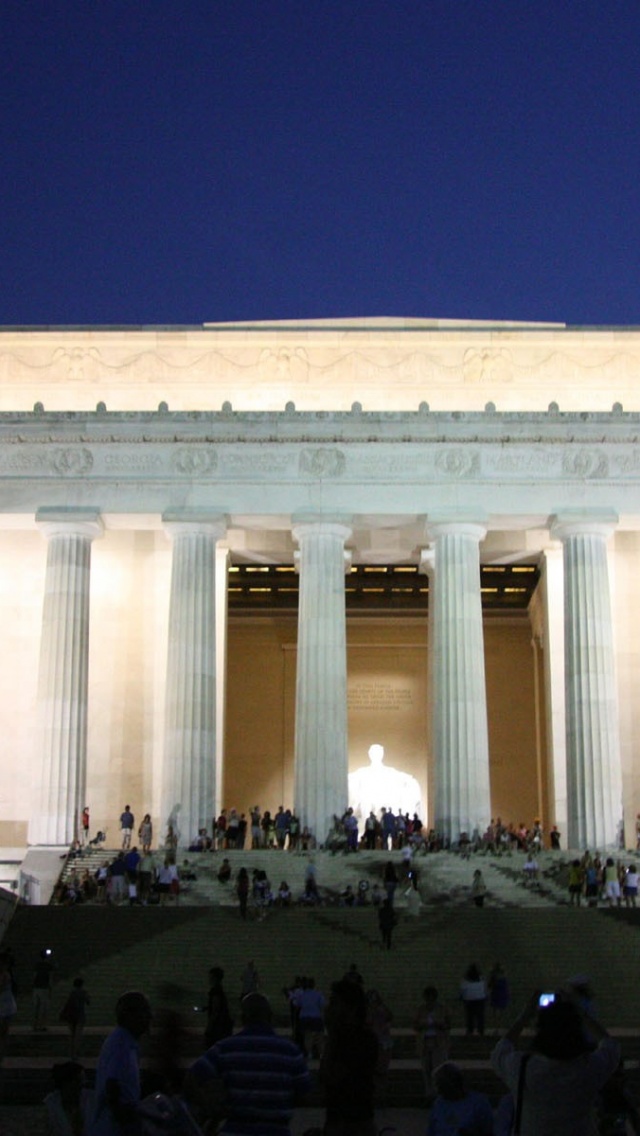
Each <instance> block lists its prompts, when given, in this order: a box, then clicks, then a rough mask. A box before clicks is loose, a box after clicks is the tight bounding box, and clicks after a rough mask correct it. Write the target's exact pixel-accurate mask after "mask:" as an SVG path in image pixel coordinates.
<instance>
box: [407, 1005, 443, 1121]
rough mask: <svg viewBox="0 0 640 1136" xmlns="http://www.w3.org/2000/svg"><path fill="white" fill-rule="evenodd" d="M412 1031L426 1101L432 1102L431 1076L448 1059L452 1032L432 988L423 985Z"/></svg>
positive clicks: (434, 1089) (434, 1088) (433, 1089)
mask: <svg viewBox="0 0 640 1136" xmlns="http://www.w3.org/2000/svg"><path fill="white" fill-rule="evenodd" d="M413 1028H414V1030H415V1034H416V1044H417V1048H418V1057H419V1058H420V1064H421V1066H422V1076H423V1079H424V1088H425V1094H426V1097H427V1101H431V1100H432V1099H433V1097H434V1096H435V1094H436V1086H435V1082H434V1080H433V1074H434V1072H435V1070H436V1069H437V1067H438V1065H442V1063H443V1062H444V1061H446V1060H447V1059H448V1057H449V1033H450V1029H451V1021H450V1019H449V1015H448V1014H447V1011H446V1010H445V1008H444V1006H442V1005H441V1004H440V1002H439V1000H438V991H437V989H436V987H435V986H425V988H424V990H423V992H422V1002H421V1004H420V1006H419V1007H418V1009H417V1011H416V1015H415V1018H414V1019H413Z"/></svg>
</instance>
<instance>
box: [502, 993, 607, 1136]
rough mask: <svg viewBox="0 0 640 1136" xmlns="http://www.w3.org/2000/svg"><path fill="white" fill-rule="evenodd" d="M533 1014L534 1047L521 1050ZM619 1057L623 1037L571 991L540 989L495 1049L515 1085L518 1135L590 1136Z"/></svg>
mask: <svg viewBox="0 0 640 1136" xmlns="http://www.w3.org/2000/svg"><path fill="white" fill-rule="evenodd" d="M534 1019H535V1032H534V1036H533V1040H532V1042H531V1046H530V1050H529V1052H526V1051H523V1050H519V1049H517V1048H516V1043H517V1042H518V1040H519V1038H520V1036H521V1034H522V1031H523V1030H524V1028H525V1026H527V1025H528V1023H529V1022H530V1021H532V1020H534ZM588 1035H590V1036H591V1037H592V1038H594V1039H595V1043H596V1044H595V1048H594V1045H593V1043H592V1042H589V1041H588V1040H587V1036H588ZM619 1061H620V1046H619V1044H618V1042H617V1041H616V1040H615V1039H614V1038H612V1037H610V1035H609V1034H608V1033H607V1030H606V1029H605V1027H604V1026H603V1025H601V1023H600V1022H598V1021H596V1019H595V1018H593V1017H592V1016H591V1015H590V1014H589V1013H588V1012H587V1011H586V1010H585V1008H584V1006H583V1005H581V1003H580V1001H579V999H578V998H577V997H576V995H575V994H574V993H573V992H572V991H571V990H563V991H559V992H558V993H557V994H540V993H539V991H536V992H535V994H533V995H532V996H531V998H530V999H529V1001H528V1002H527V1004H526V1006H525V1007H524V1009H523V1010H522V1012H521V1014H520V1015H519V1017H518V1018H516V1020H515V1022H514V1023H513V1025H512V1026H511V1028H510V1029H509V1030H507V1033H506V1034H505V1036H504V1037H503V1038H502V1039H501V1040H500V1041H499V1042H498V1044H497V1045H496V1047H495V1049H494V1050H493V1053H492V1054H491V1064H492V1066H493V1068H494V1069H495V1071H496V1073H497V1074H498V1076H499V1077H500V1078H501V1080H502V1081H504V1082H505V1084H506V1085H507V1086H508V1088H509V1089H510V1090H511V1093H512V1096H513V1099H514V1102H515V1124H514V1128H513V1131H514V1132H517V1133H518V1134H519V1136H566V1133H568V1132H570V1133H571V1136H589V1133H591V1132H592V1131H593V1126H592V1125H593V1109H594V1105H595V1102H596V1098H597V1096H598V1094H599V1092H600V1090H601V1089H602V1088H603V1086H604V1085H605V1084H606V1082H607V1081H608V1080H609V1078H610V1077H611V1076H612V1074H613V1073H614V1072H615V1070H616V1068H617V1066H618V1063H619Z"/></svg>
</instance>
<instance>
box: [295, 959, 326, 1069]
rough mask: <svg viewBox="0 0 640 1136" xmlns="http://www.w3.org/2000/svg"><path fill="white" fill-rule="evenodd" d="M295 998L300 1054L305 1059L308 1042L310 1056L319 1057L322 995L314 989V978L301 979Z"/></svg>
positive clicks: (322, 1026) (323, 1000) (322, 1029)
mask: <svg viewBox="0 0 640 1136" xmlns="http://www.w3.org/2000/svg"><path fill="white" fill-rule="evenodd" d="M295 997H296V1005H297V1007H298V1027H299V1030H300V1037H301V1039H302V1052H303V1053H304V1055H305V1057H306V1056H307V1052H308V1040H310V1045H311V1056H312V1057H319V1056H320V1053H321V1052H322V1041H323V1031H324V1021H323V1017H324V1006H325V997H324V994H323V993H322V991H321V990H317V989H316V983H315V979H314V978H303V979H302V985H301V987H300V990H299V991H297V992H296V995H295Z"/></svg>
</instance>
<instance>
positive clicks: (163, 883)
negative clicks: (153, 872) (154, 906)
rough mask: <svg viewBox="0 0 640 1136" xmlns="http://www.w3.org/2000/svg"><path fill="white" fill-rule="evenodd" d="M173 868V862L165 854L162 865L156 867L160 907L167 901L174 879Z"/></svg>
mask: <svg viewBox="0 0 640 1136" xmlns="http://www.w3.org/2000/svg"><path fill="white" fill-rule="evenodd" d="M174 868H175V863H174V862H173V861H172V859H171V857H170V856H165V858H164V862H163V864H162V866H161V867H160V868H158V894H159V896H160V906H161V907H165V906H166V904H167V903H168V902H169V898H170V895H171V890H172V884H173V881H174V879H175V874H174V870H173V869H174ZM176 871H177V869H176Z"/></svg>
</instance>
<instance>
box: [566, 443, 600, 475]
mask: <svg viewBox="0 0 640 1136" xmlns="http://www.w3.org/2000/svg"><path fill="white" fill-rule="evenodd" d="M562 469H563V472H564V473H566V474H569V475H570V476H572V477H608V475H609V463H608V462H607V459H606V456H605V455H604V454H602V453H600V451H598V450H587V449H580V450H569V449H567V450H565V451H564V454H563V455H562Z"/></svg>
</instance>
